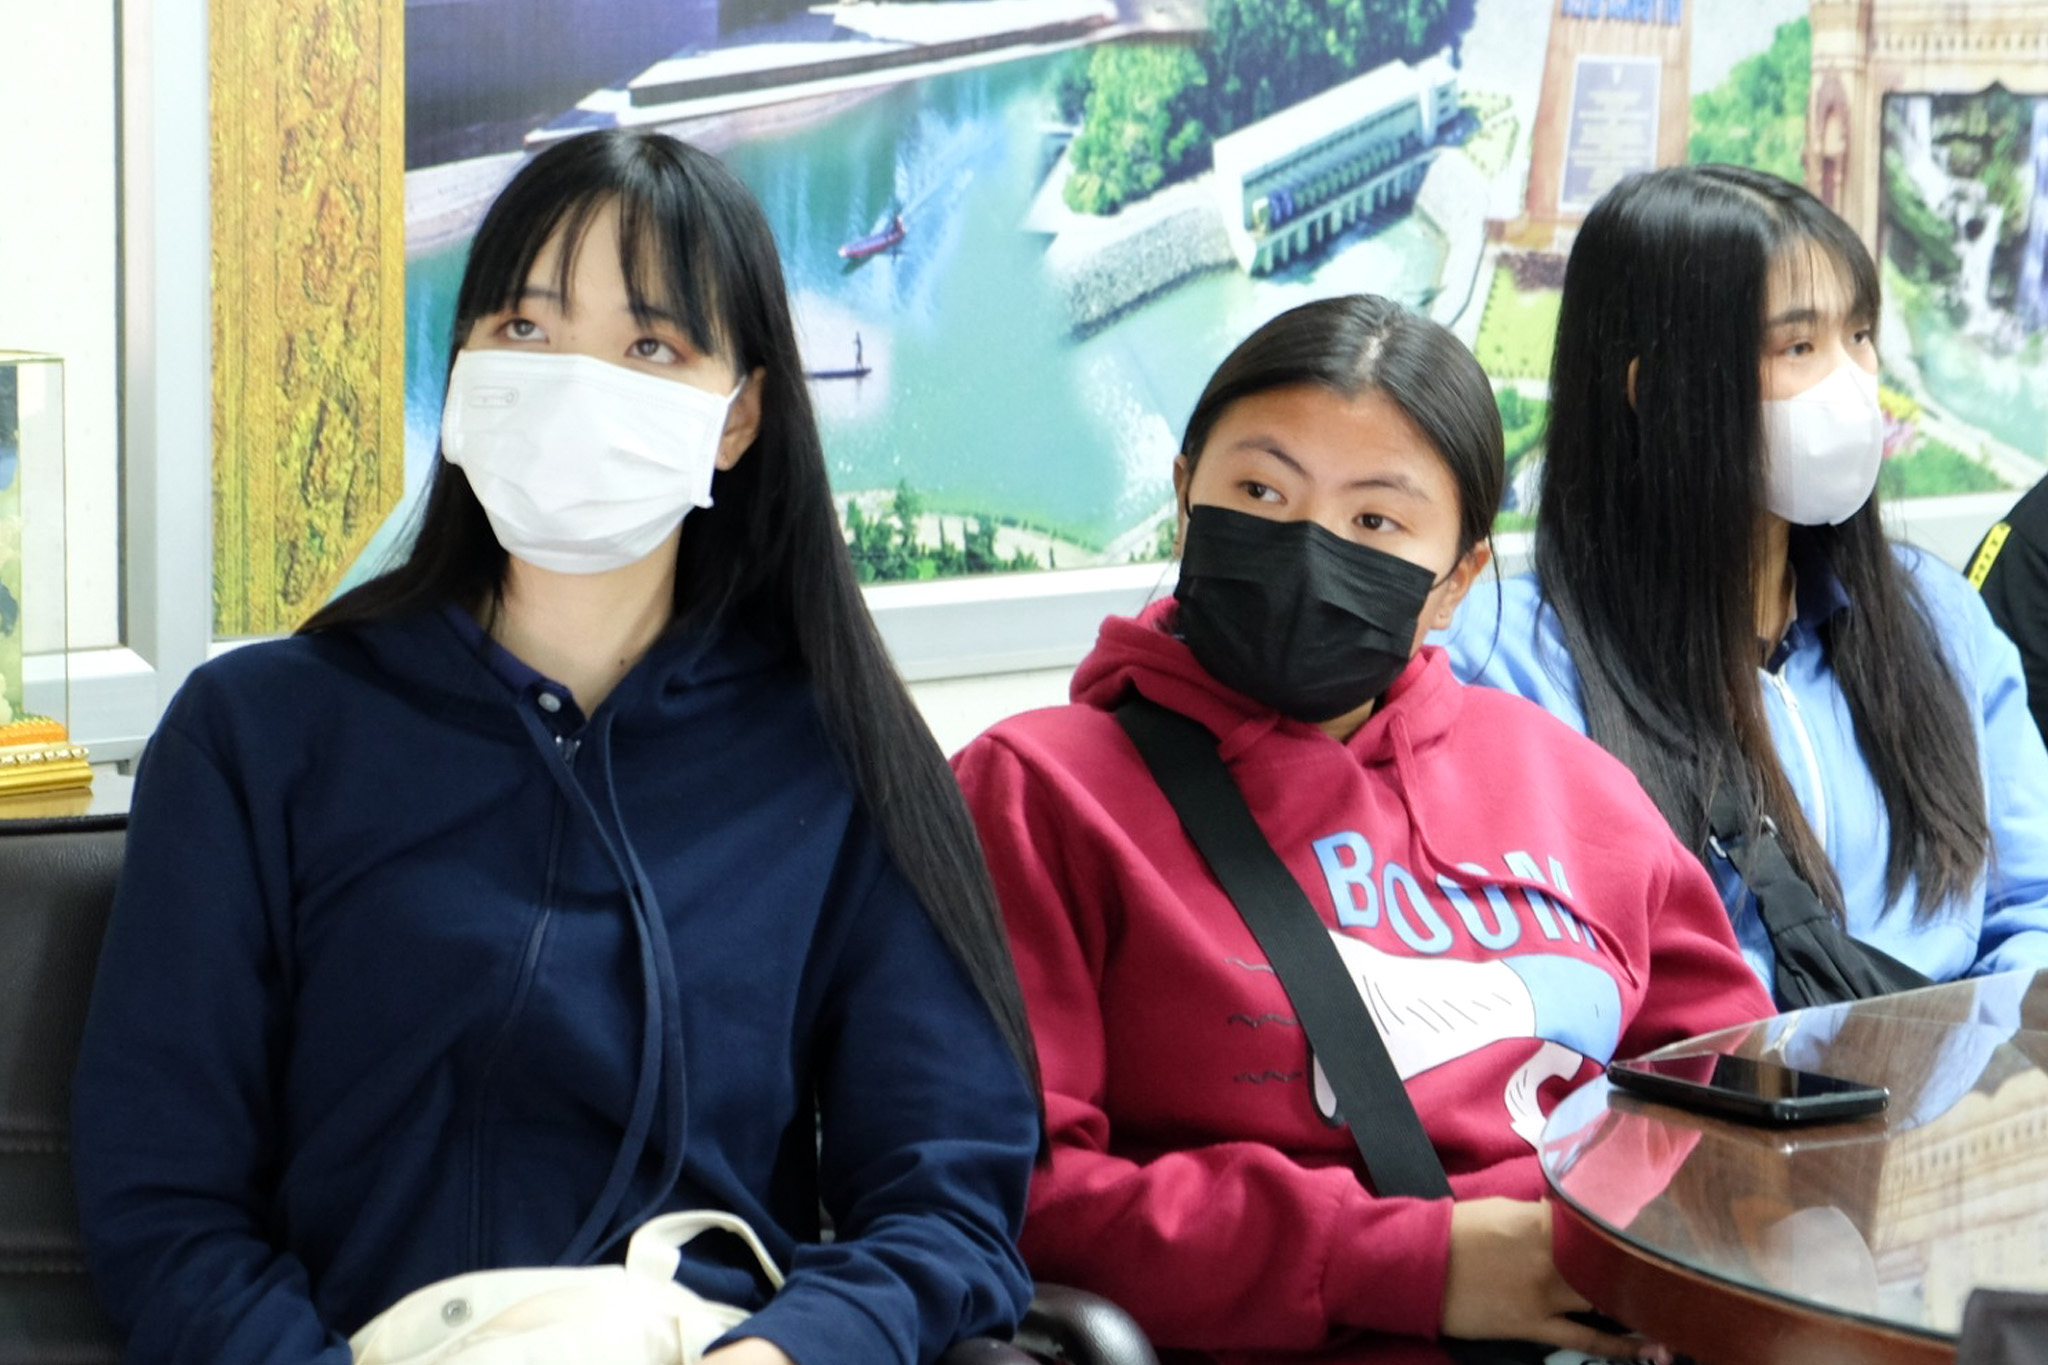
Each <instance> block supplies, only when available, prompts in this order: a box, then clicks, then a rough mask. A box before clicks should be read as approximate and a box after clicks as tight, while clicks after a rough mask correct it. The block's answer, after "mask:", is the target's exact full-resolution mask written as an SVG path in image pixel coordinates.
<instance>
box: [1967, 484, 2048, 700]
mask: <svg viewBox="0 0 2048 1365" xmlns="http://www.w3.org/2000/svg"><path fill="white" fill-rule="evenodd" d="M1969 577H1970V582H1971V584H1972V585H1973V586H1975V587H1976V589H1977V590H1978V591H1979V592H1980V593H1982V594H1983V596H1984V605H1985V606H1986V607H1988V608H1990V611H1991V619H1992V620H1994V621H1996V622H1997V623H1998V627H1999V629H2000V630H2003V631H2004V632H2005V633H2006V634H2007V635H2008V636H2010V637H2011V638H2012V642H2013V643H2014V644H2016V645H2018V646H2019V651H2020V660H2021V662H2022V664H2023V665H2024V666H2025V668H2026V673H2027V705H2028V709H2029V710H2031V711H2032V712H2033V713H2034V724H2035V725H2036V726H2037V727H2039V728H2040V730H2041V733H2042V735H2043V736H2044V737H2048V479H2044V480H2042V481H2041V482H2040V483H2037V484H2035V485H2034V487H2033V488H2032V490H2030V491H2029V492H2028V493H2027V495H2026V496H2025V497H2023V498H2021V499H2020V500H2019V502H2017V503H2016V504H2014V506H2013V509H2012V511H2010V512H2008V513H2007V514H2006V516H2005V519H2004V520H2003V521H2000V522H1999V523H1998V524H1997V525H1995V526H1993V527H1992V528H1991V530H1990V531H1989V532H1988V533H1986V535H1985V537H1984V539H1983V540H1982V541H1980V542H1979V543H1978V545H1977V549H1976V552H1975V553H1974V554H1972V555H1971V556H1970V565H1969Z"/></svg>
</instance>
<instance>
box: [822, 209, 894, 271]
mask: <svg viewBox="0 0 2048 1365" xmlns="http://www.w3.org/2000/svg"><path fill="white" fill-rule="evenodd" d="M909 235H910V229H908V228H906V227H904V226H903V215H902V214H900V213H898V214H892V215H891V216H890V218H889V225H888V226H887V227H885V228H882V229H881V230H880V231H877V232H870V233H869V234H868V235H867V236H865V237H856V238H854V239H853V240H852V241H850V242H847V243H846V244H845V245H843V246H841V247H840V248H839V255H840V257H841V259H843V260H848V261H864V260H866V259H867V258H868V257H870V256H875V255H879V254H880V253H882V252H884V251H887V250H888V249H889V248H890V247H892V246H895V245H896V244H897V243H898V242H901V241H902V240H903V239H904V238H905V237H908V236H909Z"/></svg>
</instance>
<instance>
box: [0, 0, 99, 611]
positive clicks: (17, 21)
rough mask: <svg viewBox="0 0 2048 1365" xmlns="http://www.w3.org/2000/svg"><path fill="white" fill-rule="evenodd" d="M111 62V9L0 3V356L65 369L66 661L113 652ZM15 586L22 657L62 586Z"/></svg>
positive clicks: (39, 569) (32, 577)
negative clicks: (15, 355) (43, 356)
mask: <svg viewBox="0 0 2048 1365" xmlns="http://www.w3.org/2000/svg"><path fill="white" fill-rule="evenodd" d="M114 51H115V47H114V14H113V5H112V3H111V2H110V0H59V2H58V3H51V0H0V203H4V204H5V205H6V207H5V209H4V210H0V349H5V350H29V351H48V352H53V353H55V354H57V355H60V356H62V357H63V358H64V362H65V366H64V395H65V449H66V464H67V466H68V470H67V477H66V480H65V504H66V505H65V511H66V515H65V537H64V545H65V558H66V560H67V561H68V583H67V585H66V586H67V591H68V600H69V610H68V613H67V616H68V625H69V632H68V633H69V636H70V644H71V647H72V648H74V649H76V648H87V647H95V646H103V645H113V644H117V643H119V640H120V626H121V622H120V570H119V566H120V534H119V532H120V462H119V458H118V441H119V411H120V404H119V395H118V390H117V387H116V382H115V381H116V365H115V357H116V356H117V354H118V353H119V345H120V333H119V323H118V318H117V315H116V307H115V304H116V293H115V289H116V275H117V272H116V261H117V255H118V248H119V244H118V240H117V237H116V231H115V224H116V219H117V215H116V207H115V183H116V158H115V140H114V127H115V117H116V111H117V103H116V98H115V62H114ZM35 529H36V528H31V531H32V532H33V531H34V530H35ZM33 539H34V540H47V539H54V538H52V537H46V536H35V537H33ZM23 572H24V575H25V576H26V577H27V579H28V581H27V582H26V583H24V585H23V591H24V595H25V596H26V597H27V599H28V601H27V615H28V618H29V619H28V620H27V622H26V623H25V624H26V625H27V626H28V628H29V630H30V632H31V634H30V636H29V643H30V648H31V649H35V648H39V647H45V642H44V641H43V640H42V639H41V638H40V632H37V631H35V623H34V615H35V611H36V601H37V597H38V595H39V592H40V589H39V588H38V583H45V584H46V583H50V582H53V581H57V580H58V579H59V578H60V577H62V576H63V575H61V574H60V572H59V570H58V566H57V565H55V564H53V563H49V562H40V563H39V562H36V561H35V560H30V561H28V562H26V563H25V564H24V565H23ZM60 643H61V642H48V645H47V647H53V648H54V647H58V645H59V644H60Z"/></svg>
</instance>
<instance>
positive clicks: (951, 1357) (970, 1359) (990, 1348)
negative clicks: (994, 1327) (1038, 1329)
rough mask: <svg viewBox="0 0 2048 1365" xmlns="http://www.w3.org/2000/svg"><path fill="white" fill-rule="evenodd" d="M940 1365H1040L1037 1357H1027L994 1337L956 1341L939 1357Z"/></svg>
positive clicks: (1007, 1343)
mask: <svg viewBox="0 0 2048 1365" xmlns="http://www.w3.org/2000/svg"><path fill="white" fill-rule="evenodd" d="M939 1365H1040V1362H1039V1360H1038V1358H1037V1357H1036V1356H1028V1355H1025V1354H1024V1353H1023V1352H1022V1351H1020V1350H1018V1349H1017V1348H1016V1347H1014V1346H1012V1345H1010V1343H1009V1342H1007V1341H997V1340H996V1339H995V1338H994V1337H969V1338H968V1339H967V1340H965V1341H956V1342H954V1343H953V1344H952V1345H951V1346H949V1347H948V1348H947V1349H946V1353H945V1354H944V1355H942V1356H940V1357H939Z"/></svg>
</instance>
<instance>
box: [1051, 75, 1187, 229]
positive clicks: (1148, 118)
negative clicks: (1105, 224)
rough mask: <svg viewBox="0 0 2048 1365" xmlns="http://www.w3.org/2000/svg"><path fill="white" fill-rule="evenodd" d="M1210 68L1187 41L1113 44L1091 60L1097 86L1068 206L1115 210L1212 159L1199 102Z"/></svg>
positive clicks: (1077, 143)
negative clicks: (1172, 44)
mask: <svg viewBox="0 0 2048 1365" xmlns="http://www.w3.org/2000/svg"><path fill="white" fill-rule="evenodd" d="M1207 80H1208V73H1207V72H1205V71H1204V70H1203V69H1202V63H1201V62H1200V61H1199V60H1197V58H1196V57H1195V54H1194V53H1193V52H1192V51H1190V50H1189V49H1187V48H1184V47H1153V46H1144V47H1138V46H1133V45H1130V44H1125V43H1110V44H1106V45H1104V46H1102V47H1098V48H1096V49H1095V52H1094V55H1093V56H1091V57H1090V58H1089V61H1088V84H1089V87H1090V89H1089V93H1088V95H1087V103H1086V104H1085V105H1084V106H1083V111H1084V112H1083V118H1082V123H1081V131H1080V132H1079V133H1078V134H1076V135H1075V138H1074V146H1073V151H1072V157H1073V167H1074V174H1073V175H1072V176H1071V177H1070V178H1069V179H1068V181H1067V188H1066V194H1065V197H1066V201H1067V207H1068V208H1070V209H1073V210H1075V211H1076V212H1079V213H1109V212H1112V211H1114V210H1115V209H1116V208H1117V207H1119V206H1120V205H1122V204H1124V203H1125V202H1126V201H1128V200H1132V199H1139V198H1143V197H1144V196H1145V195H1148V194H1150V193H1152V191H1154V190H1156V189H1158V188H1159V187H1160V185H1162V184H1164V183H1165V182H1166V181H1168V180H1170V179H1179V178H1180V177H1181V176H1184V175H1187V174H1189V173H1190V172H1191V171H1192V170H1194V169H1196V166H1195V162H1196V161H1197V160H1199V159H1203V158H1206V156H1207V154H1208V149H1209V135H1208V130H1207V129H1206V128H1205V127H1203V125H1202V119H1201V115H1200V113H1199V109H1200V106H1201V102H1202V101H1201V96H1202V95H1203V94H1204V93H1205V90H1206V84H1205V83H1206V82H1207Z"/></svg>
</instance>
